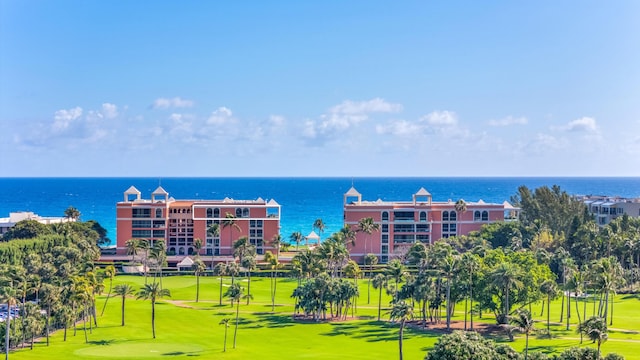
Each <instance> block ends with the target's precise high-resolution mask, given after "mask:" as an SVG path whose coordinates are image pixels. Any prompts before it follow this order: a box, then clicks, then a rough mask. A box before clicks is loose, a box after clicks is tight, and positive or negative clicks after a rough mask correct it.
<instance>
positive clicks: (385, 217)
mask: <svg viewBox="0 0 640 360" xmlns="http://www.w3.org/2000/svg"><path fill="white" fill-rule="evenodd" d="M382 221H389V212H388V211H383V212H382Z"/></svg>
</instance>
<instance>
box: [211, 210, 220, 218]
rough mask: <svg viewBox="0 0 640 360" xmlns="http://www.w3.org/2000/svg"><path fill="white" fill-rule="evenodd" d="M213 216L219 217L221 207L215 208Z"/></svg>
mask: <svg viewBox="0 0 640 360" xmlns="http://www.w3.org/2000/svg"><path fill="white" fill-rule="evenodd" d="M213 217H214V218H219V217H220V209H218V208H215V209H213Z"/></svg>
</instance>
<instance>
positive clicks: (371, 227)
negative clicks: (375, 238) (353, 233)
mask: <svg viewBox="0 0 640 360" xmlns="http://www.w3.org/2000/svg"><path fill="white" fill-rule="evenodd" d="M379 230H380V224H377V223H376V222H375V221H374V220H373V218H372V217H366V218H362V219H360V221H359V222H358V230H357V231H358V232H363V233H365V234H367V236H366V238H365V240H364V253H365V254H366V253H367V243H368V242H369V237H370V236H371V234H373V232H375V231H379Z"/></svg>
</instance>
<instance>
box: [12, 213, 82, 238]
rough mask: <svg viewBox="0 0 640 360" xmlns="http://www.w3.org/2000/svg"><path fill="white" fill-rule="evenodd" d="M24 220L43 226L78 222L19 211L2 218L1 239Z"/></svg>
mask: <svg viewBox="0 0 640 360" xmlns="http://www.w3.org/2000/svg"><path fill="white" fill-rule="evenodd" d="M23 220H34V221H37V222H39V223H41V224H45V225H49V224H61V223H66V222H73V221H76V220H75V219H72V218H68V217H59V216H40V215H38V214H35V213H33V212H31V211H17V212H12V213H9V217H6V218H0V237H2V236H3V235H4V234H5V233H6V232H7V231H9V229H11V228H12V227H14V226H15V225H16V224H17V223H19V222H20V221H23Z"/></svg>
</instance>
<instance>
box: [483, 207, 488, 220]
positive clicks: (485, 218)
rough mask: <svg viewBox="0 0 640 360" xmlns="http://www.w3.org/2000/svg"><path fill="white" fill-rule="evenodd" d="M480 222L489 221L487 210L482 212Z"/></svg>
mask: <svg viewBox="0 0 640 360" xmlns="http://www.w3.org/2000/svg"><path fill="white" fill-rule="evenodd" d="M482 221H489V212H488V211H487V210H485V211H483V212H482Z"/></svg>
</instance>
